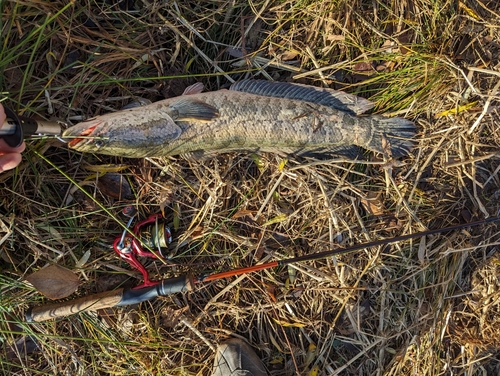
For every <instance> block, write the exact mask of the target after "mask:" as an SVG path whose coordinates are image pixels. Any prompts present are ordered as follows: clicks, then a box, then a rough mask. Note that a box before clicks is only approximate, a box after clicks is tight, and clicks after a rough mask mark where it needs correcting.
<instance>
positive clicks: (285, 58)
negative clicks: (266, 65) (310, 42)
mask: <svg viewBox="0 0 500 376" xmlns="http://www.w3.org/2000/svg"><path fill="white" fill-rule="evenodd" d="M297 56H299V53H298V52H296V51H286V52H284V53H283V54H282V55H281V60H283V61H288V60H293V59H295V58H296V57H297Z"/></svg>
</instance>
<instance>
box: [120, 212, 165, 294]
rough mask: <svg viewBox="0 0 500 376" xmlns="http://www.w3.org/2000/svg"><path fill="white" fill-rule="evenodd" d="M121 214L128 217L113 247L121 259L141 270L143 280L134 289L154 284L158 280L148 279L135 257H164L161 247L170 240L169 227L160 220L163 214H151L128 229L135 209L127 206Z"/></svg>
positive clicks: (145, 271)
mask: <svg viewBox="0 0 500 376" xmlns="http://www.w3.org/2000/svg"><path fill="white" fill-rule="evenodd" d="M123 214H124V215H126V216H127V217H130V219H129V220H128V223H127V225H126V229H124V230H123V234H122V235H121V236H119V237H117V238H116V239H115V241H114V242H113V249H114V250H115V251H116V253H118V255H119V256H120V257H121V258H122V259H124V260H125V261H127V262H128V263H129V264H130V265H131V266H132V267H133V268H135V269H137V270H138V271H140V272H141V274H142V277H143V279H144V282H143V283H142V284H141V285H139V286H137V287H135V289H140V288H143V287H148V286H155V285H157V284H158V283H159V282H157V281H151V280H150V279H149V273H148V271H147V270H146V268H145V267H144V265H142V264H141V262H140V261H139V260H138V259H137V257H138V256H141V257H149V258H156V259H164V258H165V257H164V256H163V254H162V249H165V248H167V247H168V245H169V244H170V243H171V242H172V234H171V232H170V228H169V227H168V226H167V225H166V224H165V222H164V221H162V219H163V216H162V215H161V214H152V215H150V216H149V217H148V218H147V219H145V220H144V221H142V222H138V223H137V224H136V225H135V226H134V228H133V229H131V230H130V227H131V225H132V222H133V221H134V217H135V215H136V210H135V209H134V208H133V207H132V206H127V207H125V208H124V209H123ZM132 234H133V235H132ZM144 248H146V250H145V249H144ZM149 249H150V250H151V251H150V250H149Z"/></svg>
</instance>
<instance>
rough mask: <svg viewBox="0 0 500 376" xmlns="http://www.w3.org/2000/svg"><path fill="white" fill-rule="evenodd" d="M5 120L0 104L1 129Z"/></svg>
mask: <svg viewBox="0 0 500 376" xmlns="http://www.w3.org/2000/svg"><path fill="white" fill-rule="evenodd" d="M6 118H7V116H5V110H4V109H3V106H2V104H1V103H0V128H1V127H2V125H3V122H4V121H5V119H6Z"/></svg>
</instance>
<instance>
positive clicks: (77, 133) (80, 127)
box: [63, 121, 102, 148]
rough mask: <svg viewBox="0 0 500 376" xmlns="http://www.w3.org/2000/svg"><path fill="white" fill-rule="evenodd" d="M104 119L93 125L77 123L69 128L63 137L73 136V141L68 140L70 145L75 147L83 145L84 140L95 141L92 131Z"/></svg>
mask: <svg viewBox="0 0 500 376" xmlns="http://www.w3.org/2000/svg"><path fill="white" fill-rule="evenodd" d="M101 123H102V121H99V122H97V123H94V124H93V125H91V126H88V125H86V124H77V125H75V126H74V127H71V128H69V129H67V130H66V131H65V132H64V134H63V137H64V138H71V141H69V142H68V146H69V147H71V148H75V147H77V146H81V144H82V142H89V141H93V139H94V138H93V137H91V136H92V133H93V132H94V131H95V130H96V128H97V126H98V125H99V124H101Z"/></svg>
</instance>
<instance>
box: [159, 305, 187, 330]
mask: <svg viewBox="0 0 500 376" xmlns="http://www.w3.org/2000/svg"><path fill="white" fill-rule="evenodd" d="M188 309H189V307H188V306H186V307H183V308H180V309H173V308H170V307H165V308H164V309H163V310H162V312H161V316H160V317H161V321H160V322H161V326H163V327H165V328H173V327H175V326H176V325H177V324H178V323H179V321H180V319H181V318H182V316H184V313H185V312H186V311H187V310H188Z"/></svg>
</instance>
